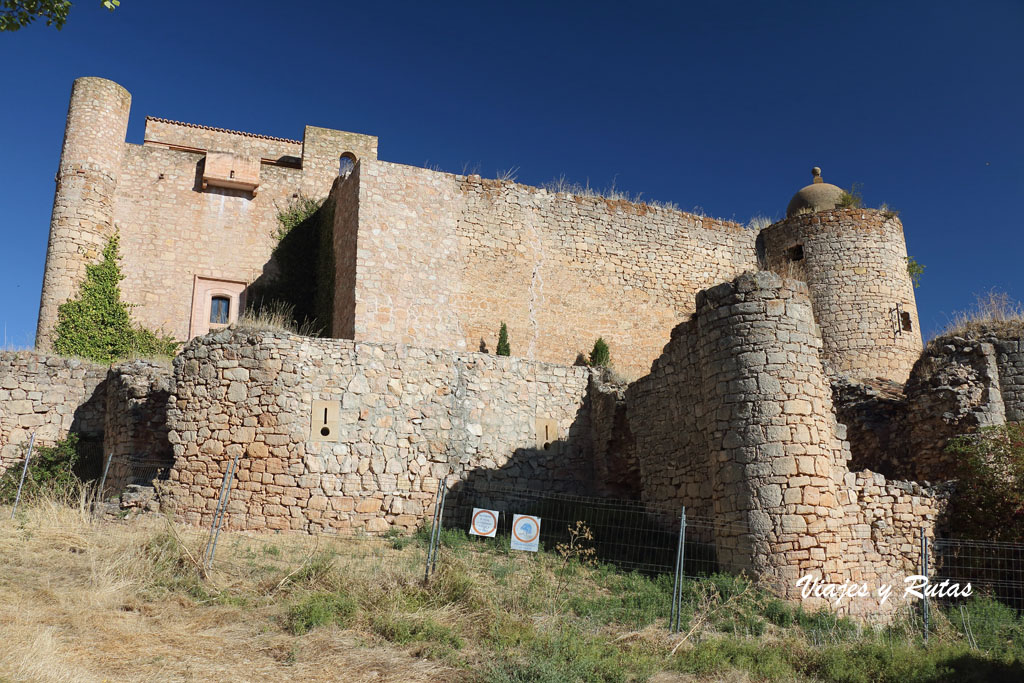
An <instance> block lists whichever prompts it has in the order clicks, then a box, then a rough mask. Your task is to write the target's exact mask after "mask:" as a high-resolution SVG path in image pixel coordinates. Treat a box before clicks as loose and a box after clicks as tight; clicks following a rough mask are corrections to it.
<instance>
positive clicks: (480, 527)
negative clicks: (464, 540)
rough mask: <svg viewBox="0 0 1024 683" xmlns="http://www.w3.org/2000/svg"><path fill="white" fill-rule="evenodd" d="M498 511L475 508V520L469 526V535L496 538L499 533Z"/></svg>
mask: <svg viewBox="0 0 1024 683" xmlns="http://www.w3.org/2000/svg"><path fill="white" fill-rule="evenodd" d="M498 514H499V513H498V511H497V510H484V509H482V508H473V519H472V521H471V522H470V524H469V533H471V534H476V535H477V536H488V537H490V538H494V535H495V534H496V533H498Z"/></svg>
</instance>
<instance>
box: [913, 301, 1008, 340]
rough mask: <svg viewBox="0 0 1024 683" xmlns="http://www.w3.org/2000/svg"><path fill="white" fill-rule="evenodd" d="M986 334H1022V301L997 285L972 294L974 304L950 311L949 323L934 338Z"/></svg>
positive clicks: (998, 335)
mask: <svg viewBox="0 0 1024 683" xmlns="http://www.w3.org/2000/svg"><path fill="white" fill-rule="evenodd" d="M989 335H992V336H997V337H1005V336H1021V335H1024V305H1022V304H1021V303H1020V302H1019V301H1015V300H1013V299H1011V298H1010V295H1009V294H1007V293H1006V292H1003V291H1000V290H998V289H990V290H989V291H987V292H984V293H982V294H976V295H975V302H974V306H973V307H972V308H970V309H968V310H966V311H958V312H957V313H954V314H953V316H952V318H951V320H950V321H949V324H948V325H946V327H945V329H944V330H942V331H941V332H940V333H939V334H938V335H937V337H936V338H939V337H950V336H957V337H971V338H979V337H985V336H989ZM933 341H934V340H933Z"/></svg>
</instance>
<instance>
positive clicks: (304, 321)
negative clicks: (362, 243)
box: [247, 195, 335, 336]
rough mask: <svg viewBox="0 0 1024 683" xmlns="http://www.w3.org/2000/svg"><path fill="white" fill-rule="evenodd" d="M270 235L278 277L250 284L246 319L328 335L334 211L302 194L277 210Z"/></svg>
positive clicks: (331, 287) (332, 309) (331, 289)
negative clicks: (263, 319)
mask: <svg viewBox="0 0 1024 683" xmlns="http://www.w3.org/2000/svg"><path fill="white" fill-rule="evenodd" d="M277 222H278V226H277V229H276V230H275V232H274V235H273V236H274V238H275V239H276V240H277V246H276V247H275V248H274V253H273V256H272V262H273V263H274V264H275V266H276V272H271V273H270V274H268V275H264V276H263V277H261V278H259V279H258V280H257V281H256V282H254V283H253V284H252V286H251V287H250V288H249V292H248V294H247V299H248V301H249V305H250V308H251V309H252V310H251V311H250V312H249V313H248V314H247V317H249V318H261V317H265V316H266V314H267V312H269V314H270V315H271V317H274V318H275V319H277V318H281V317H282V316H285V317H289V318H290V319H289V320H283V319H282V320H280V321H279V322H280V324H281V326H283V327H284V328H287V329H290V330H297V331H300V332H299V333H300V334H307V335H309V336H324V335H329V334H330V329H331V318H332V317H333V314H334V270H335V265H334V245H333V238H334V209H333V207H332V206H329V205H327V204H325V202H324V200H323V199H314V198H312V197H307V196H305V195H300V196H298V197H296V198H295V199H293V200H292V201H291V202H290V203H289V204H288V205H287V206H286V207H284V208H283V209H281V210H280V211H278V214H277Z"/></svg>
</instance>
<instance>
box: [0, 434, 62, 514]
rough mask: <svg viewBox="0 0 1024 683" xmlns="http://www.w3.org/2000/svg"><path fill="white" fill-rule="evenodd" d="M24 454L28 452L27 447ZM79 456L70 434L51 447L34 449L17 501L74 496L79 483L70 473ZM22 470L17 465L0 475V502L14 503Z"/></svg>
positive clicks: (20, 465) (20, 466) (19, 465)
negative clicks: (43, 497) (49, 496)
mask: <svg viewBox="0 0 1024 683" xmlns="http://www.w3.org/2000/svg"><path fill="white" fill-rule="evenodd" d="M25 453H26V454H27V453H28V444H26V450H25ZM79 457H80V456H79V450H78V434H75V433H74V432H72V433H69V434H68V435H67V437H65V438H64V439H63V440H62V441H59V442H57V443H56V444H55V445H53V446H36V447H35V448H34V449H33V451H32V458H31V460H29V463H28V471H27V472H26V473H25V483H24V486H23V487H22V490H21V500H22V501H26V502H27V501H31V500H33V499H35V498H39V497H41V496H45V495H51V496H54V497H57V498H67V497H68V496H69V495H72V494H74V493H75V492H76V491H77V490H78V487H79V486H80V485H81V483H82V482H81V480H79V478H78V477H77V476H76V475H75V471H74V470H75V465H76V464H78V461H79ZM22 469H23V467H22V464H21V463H19V464H18V465H16V466H14V467H9V468H8V469H7V471H5V472H4V473H3V475H2V476H0V502H2V503H8V504H10V503H13V502H14V499H15V498H16V497H17V495H18V483H19V482H20V481H21V473H22Z"/></svg>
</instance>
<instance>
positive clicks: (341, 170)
mask: <svg viewBox="0 0 1024 683" xmlns="http://www.w3.org/2000/svg"><path fill="white" fill-rule="evenodd" d="M355 167H356V157H355V155H354V154H352V152H345V153H344V154H342V155H341V159H339V160H338V175H340V176H341V177H342V178H345V177H348V174H349V173H351V172H352V169H353V168H355Z"/></svg>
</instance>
